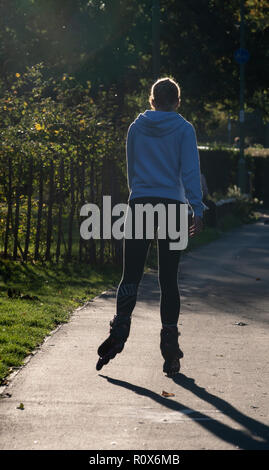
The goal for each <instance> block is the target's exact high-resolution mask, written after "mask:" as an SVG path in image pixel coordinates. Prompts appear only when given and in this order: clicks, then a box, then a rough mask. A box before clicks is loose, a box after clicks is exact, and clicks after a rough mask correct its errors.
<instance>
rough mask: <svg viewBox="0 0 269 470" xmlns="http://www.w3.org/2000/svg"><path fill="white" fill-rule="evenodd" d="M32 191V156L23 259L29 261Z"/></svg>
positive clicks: (31, 160)
mask: <svg viewBox="0 0 269 470" xmlns="http://www.w3.org/2000/svg"><path fill="white" fill-rule="evenodd" d="M32 191H33V157H32V156H31V157H30V162H29V179H28V202H27V225H26V235H25V246H24V254H23V260H24V261H27V256H28V250H29V241H30V230H31V215H32V214H31V211H32Z"/></svg>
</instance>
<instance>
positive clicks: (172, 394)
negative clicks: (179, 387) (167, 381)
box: [162, 390, 175, 397]
mask: <svg viewBox="0 0 269 470" xmlns="http://www.w3.org/2000/svg"><path fill="white" fill-rule="evenodd" d="M162 396H163V397H174V396H175V394H174V393H169V392H165V391H164V390H163V391H162Z"/></svg>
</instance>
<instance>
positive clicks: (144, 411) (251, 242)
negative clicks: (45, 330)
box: [0, 221, 269, 450]
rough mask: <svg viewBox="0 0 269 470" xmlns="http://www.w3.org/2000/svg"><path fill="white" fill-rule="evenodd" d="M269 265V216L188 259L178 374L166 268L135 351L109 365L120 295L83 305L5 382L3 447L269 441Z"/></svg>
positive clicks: (148, 300) (139, 309)
mask: <svg viewBox="0 0 269 470" xmlns="http://www.w3.org/2000/svg"><path fill="white" fill-rule="evenodd" d="M268 268H269V225H265V224H264V223H263V221H260V222H258V223H257V224H255V225H247V226H243V227H241V228H239V229H236V230H234V231H233V232H230V233H229V234H225V235H224V236H223V237H222V238H221V239H220V240H217V241H215V242H213V243H211V244H209V245H207V246H204V247H202V248H199V249H197V250H195V251H192V252H190V253H184V254H183V255H182V261H181V267H180V275H179V285H180V290H181V299H182V313H181V316H180V320H179V323H180V330H181V337H180V340H181V341H180V344H181V347H182V349H183V351H184V355H185V356H184V359H183V360H182V362H181V363H182V367H181V374H179V375H178V377H177V378H174V379H170V378H168V377H166V376H165V375H164V374H163V372H162V357H161V353H160V349H159V336H160V316H159V285H158V277H157V273H156V272H150V273H146V274H145V275H144V277H143V280H142V283H141V285H140V288H139V300H138V302H137V306H136V308H135V311H134V316H133V323H132V330H131V335H130V337H129V339H128V342H127V343H126V346H125V349H124V351H123V352H122V353H121V354H120V355H118V356H117V357H116V358H115V359H114V360H113V361H111V362H110V363H109V364H108V365H107V366H105V367H104V368H103V369H102V370H101V371H100V372H99V373H98V372H97V371H96V369H95V365H96V361H97V354H96V350H97V347H98V345H99V344H100V342H101V341H102V340H103V339H105V337H106V335H107V332H108V323H109V320H110V319H111V318H112V317H113V315H114V312H115V292H116V291H115V290H111V291H107V292H106V293H104V294H103V295H101V296H100V297H98V298H95V299H94V301H92V302H89V303H88V305H86V306H85V307H83V308H81V309H78V310H76V311H75V312H74V314H73V315H72V317H71V320H70V322H69V323H67V324H64V325H62V326H61V327H60V328H59V329H58V330H57V331H56V332H55V333H53V334H52V335H51V336H49V337H48V338H47V340H46V341H45V342H44V343H43V344H42V346H41V347H40V348H39V350H38V351H37V353H36V354H35V355H34V356H32V358H31V360H30V361H28V363H27V364H26V365H25V366H24V367H23V368H22V369H21V370H20V371H19V372H18V373H17V374H16V375H14V376H13V377H12V379H11V381H10V384H9V385H8V386H7V387H6V388H2V390H1V391H2V398H1V399H0V448H1V449H58V450H60V449H88V450H89V449H91V450H93V449H94V450H96V449H97V450H104V449H109V450H112V449H113V450H114V449H130V450H132V449H145V450H146V449H150V450H155V449H159V450H164V449H170V450H182V449H210V450H212V449H269V416H268V409H269V387H268V385H269V341H268V324H269V315H268V312H269V269H268ZM163 390H164V391H166V392H170V393H173V394H174V395H175V396H174V397H169V398H165V397H163V396H162V391H163ZM10 395H11V396H10ZM20 403H23V404H24V409H23V410H21V409H18V408H17V407H18V406H19V404H20Z"/></svg>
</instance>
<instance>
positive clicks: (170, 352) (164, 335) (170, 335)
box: [160, 326, 183, 377]
mask: <svg viewBox="0 0 269 470" xmlns="http://www.w3.org/2000/svg"><path fill="white" fill-rule="evenodd" d="M178 336H179V332H178V329H177V326H163V327H162V330H161V343H160V347H161V353H162V356H163V358H164V365H163V372H164V373H166V374H167V375H168V377H173V376H174V375H176V374H177V373H178V372H179V370H180V362H179V359H181V358H182V357H183V352H182V351H181V349H180V348H179V345H178Z"/></svg>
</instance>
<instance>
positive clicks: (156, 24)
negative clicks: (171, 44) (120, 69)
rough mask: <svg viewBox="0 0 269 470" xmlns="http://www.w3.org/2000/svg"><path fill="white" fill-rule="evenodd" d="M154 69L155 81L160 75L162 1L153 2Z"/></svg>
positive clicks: (154, 0) (155, 0)
mask: <svg viewBox="0 0 269 470" xmlns="http://www.w3.org/2000/svg"><path fill="white" fill-rule="evenodd" d="M152 67H153V78H154V80H156V79H158V78H159V75H160V1H159V0H153V1H152Z"/></svg>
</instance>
